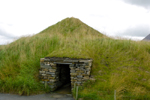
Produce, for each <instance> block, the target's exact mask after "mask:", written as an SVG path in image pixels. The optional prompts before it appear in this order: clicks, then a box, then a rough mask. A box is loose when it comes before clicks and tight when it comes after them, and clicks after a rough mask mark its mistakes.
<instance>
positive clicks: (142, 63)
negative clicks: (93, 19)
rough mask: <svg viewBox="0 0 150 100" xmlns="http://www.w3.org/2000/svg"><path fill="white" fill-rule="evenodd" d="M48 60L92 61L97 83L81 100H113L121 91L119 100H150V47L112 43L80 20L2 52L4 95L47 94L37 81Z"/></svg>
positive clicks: (89, 86)
mask: <svg viewBox="0 0 150 100" xmlns="http://www.w3.org/2000/svg"><path fill="white" fill-rule="evenodd" d="M46 56H49V57H70V58H92V59H93V66H92V72H91V75H93V76H94V77H95V78H96V81H95V82H90V81H89V82H87V83H86V84H84V86H83V87H82V88H80V91H79V97H80V98H84V99H85V100H113V95H114V90H116V93H117V95H116V96H117V100H125V99H127V100H128V98H131V97H132V98H133V99H135V100H145V99H147V98H148V99H150V79H149V77H150V43H149V42H144V41H132V40H125V39H112V38H108V37H106V36H105V35H103V34H101V33H99V32H98V31H96V30H94V29H93V28H91V27H89V26H87V25H85V24H84V23H82V22H81V21H80V20H78V19H75V18H67V19H64V20H62V21H61V22H58V23H57V24H55V25H53V26H50V27H48V28H47V29H45V30H43V31H42V32H40V33H39V34H37V35H34V36H27V37H22V38H20V39H18V40H16V41H14V42H13V43H10V44H8V45H5V46H3V47H0V92H5V93H17V94H20V95H23V94H24V95H30V94H39V93H44V92H46V91H47V89H44V87H43V86H42V85H41V84H40V82H39V78H38V73H39V68H40V64H39V62H40V58H43V57H46ZM132 98H131V99H132ZM148 99H147V100H148Z"/></svg>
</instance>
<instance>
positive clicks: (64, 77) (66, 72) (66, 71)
mask: <svg viewBox="0 0 150 100" xmlns="http://www.w3.org/2000/svg"><path fill="white" fill-rule="evenodd" d="M56 66H57V68H58V69H59V74H58V77H59V80H58V81H60V83H61V84H62V85H60V87H58V88H57V89H56V92H57V93H61V94H70V93H71V76H70V68H69V64H57V65H56Z"/></svg>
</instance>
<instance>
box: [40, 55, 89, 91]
mask: <svg viewBox="0 0 150 100" xmlns="http://www.w3.org/2000/svg"><path fill="white" fill-rule="evenodd" d="M40 65H41V68H40V71H39V77H40V79H41V83H43V84H47V85H48V86H49V87H50V88H51V91H54V90H55V89H57V88H58V87H60V86H62V85H63V84H64V83H65V82H67V81H68V78H69V80H70V82H71V87H72V89H73V87H74V85H75V84H76V86H82V84H83V83H84V82H86V81H87V80H89V79H90V73H91V67H92V59H71V58H48V57H46V58H41V59H40ZM67 67H68V68H67ZM67 73H69V74H70V75H69V76H68V74H67ZM66 75H67V76H66Z"/></svg>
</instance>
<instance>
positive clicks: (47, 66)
mask: <svg viewBox="0 0 150 100" xmlns="http://www.w3.org/2000/svg"><path fill="white" fill-rule="evenodd" d="M41 68H51V66H49V65H41Z"/></svg>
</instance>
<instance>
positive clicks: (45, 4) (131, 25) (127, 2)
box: [0, 0, 150, 45]
mask: <svg viewBox="0 0 150 100" xmlns="http://www.w3.org/2000/svg"><path fill="white" fill-rule="evenodd" d="M67 17H75V18H78V19H80V20H81V21H82V22H84V23H86V24H87V25H89V26H91V27H93V28H94V29H96V30H98V31H99V32H102V33H103V34H105V35H107V36H111V37H122V38H128V39H133V40H142V39H143V38H144V37H146V36H147V35H148V34H150V0H0V45H4V44H8V43H11V42H12V41H14V40H16V39H18V38H20V37H22V36H29V35H34V34H37V33H39V32H41V31H42V30H44V29H45V28H47V27H49V26H51V25H53V24H56V23H57V22H59V21H61V20H63V19H65V18H67Z"/></svg>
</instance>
